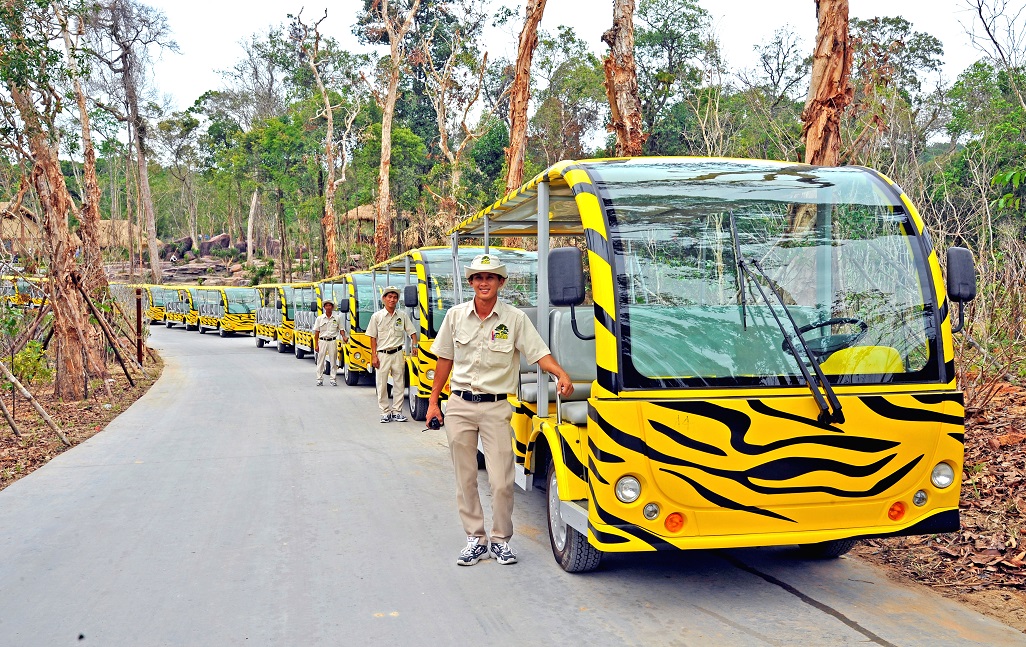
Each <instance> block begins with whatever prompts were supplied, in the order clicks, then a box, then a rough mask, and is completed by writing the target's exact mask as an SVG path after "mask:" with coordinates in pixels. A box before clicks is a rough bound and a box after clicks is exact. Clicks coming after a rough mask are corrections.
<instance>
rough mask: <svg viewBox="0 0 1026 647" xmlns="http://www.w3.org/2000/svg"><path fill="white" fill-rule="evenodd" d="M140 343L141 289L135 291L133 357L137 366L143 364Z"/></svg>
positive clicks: (141, 345) (141, 343)
mask: <svg viewBox="0 0 1026 647" xmlns="http://www.w3.org/2000/svg"><path fill="white" fill-rule="evenodd" d="M142 348H143V342H142V288H136V289H135V357H136V359H137V360H138V361H139V366H142V363H143V352H142Z"/></svg>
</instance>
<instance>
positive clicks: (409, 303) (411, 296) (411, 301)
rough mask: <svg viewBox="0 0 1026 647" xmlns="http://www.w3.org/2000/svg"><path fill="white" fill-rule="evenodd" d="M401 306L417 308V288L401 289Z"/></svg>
mask: <svg viewBox="0 0 1026 647" xmlns="http://www.w3.org/2000/svg"><path fill="white" fill-rule="evenodd" d="M403 305H404V306H406V307H407V308H410V309H413V308H416V307H417V286H416V285H407V286H406V287H405V288H403Z"/></svg>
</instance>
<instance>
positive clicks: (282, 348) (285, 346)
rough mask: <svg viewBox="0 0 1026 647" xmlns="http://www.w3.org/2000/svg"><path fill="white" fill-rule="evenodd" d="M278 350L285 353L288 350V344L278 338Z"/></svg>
mask: <svg viewBox="0 0 1026 647" xmlns="http://www.w3.org/2000/svg"><path fill="white" fill-rule="evenodd" d="M278 352H279V353H287V352H289V345H288V344H284V343H282V341H281V340H280V339H279V340H278Z"/></svg>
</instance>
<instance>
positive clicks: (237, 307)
mask: <svg viewBox="0 0 1026 647" xmlns="http://www.w3.org/2000/svg"><path fill="white" fill-rule="evenodd" d="M224 294H225V297H227V299H228V312H229V313H230V314H248V313H251V312H256V309H257V308H259V307H260V297H258V296H257V292H256V290H255V289H253V288H225V290H224Z"/></svg>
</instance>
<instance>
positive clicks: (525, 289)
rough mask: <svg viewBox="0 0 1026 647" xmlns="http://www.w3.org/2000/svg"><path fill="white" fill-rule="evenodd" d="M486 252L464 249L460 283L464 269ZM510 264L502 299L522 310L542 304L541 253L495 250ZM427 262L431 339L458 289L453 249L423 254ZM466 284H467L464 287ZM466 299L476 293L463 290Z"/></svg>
mask: <svg viewBox="0 0 1026 647" xmlns="http://www.w3.org/2000/svg"><path fill="white" fill-rule="evenodd" d="M483 253H484V248H482V247H461V248H460V261H459V264H460V268H459V277H458V280H460V281H465V280H466V279H464V278H463V268H464V267H465V266H467V265H469V264H470V262H471V261H472V260H473V259H474V257H475V256H477V255H479V254H483ZM493 253H495V254H496V255H498V256H499V257H500V258H502V262H503V263H505V264H506V273H507V274H508V276H507V278H506V284H505V285H504V286H503V287H502V290H501V291H500V292H499V298H501V299H502V300H503V301H505V302H507V303H509V304H511V305H514V306H516V307H518V308H523V307H530V306H535V305H537V304H538V285H537V283H538V280H537V279H538V254H537V253H535V252H525V251H522V250H513V249H494V252H493ZM423 254H424V260H425V261H426V263H427V279H428V286H427V287H428V306H429V309H430V311H431V316H430V317H429V318H428V320H429V321H430V322H431V331H430V333H431V336H432V337H434V336H436V335H437V331H438V327H439V326H441V325H442V320H443V319H444V318H445V313H446V312H448V311H449V308H451V307H453V306H454V305H455V304H456V286H455V283H454V281H453V272H452V250H451V249H432V250H425V251H424V252H423ZM464 285H466V284H464ZM463 296H464V300H469V299H470V298H471V296H472V291H471V290H470V288H469V287H465V288H464V290H463Z"/></svg>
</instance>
